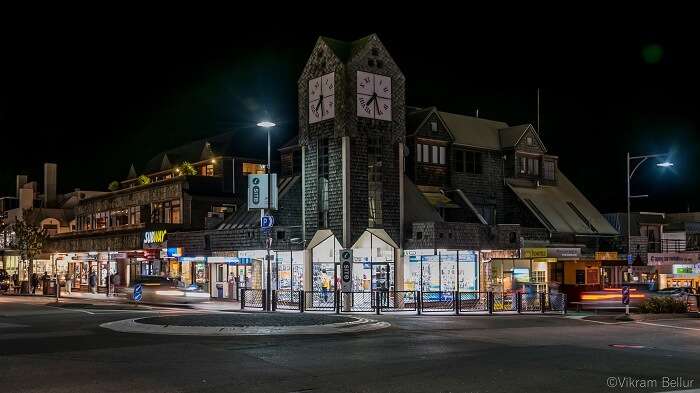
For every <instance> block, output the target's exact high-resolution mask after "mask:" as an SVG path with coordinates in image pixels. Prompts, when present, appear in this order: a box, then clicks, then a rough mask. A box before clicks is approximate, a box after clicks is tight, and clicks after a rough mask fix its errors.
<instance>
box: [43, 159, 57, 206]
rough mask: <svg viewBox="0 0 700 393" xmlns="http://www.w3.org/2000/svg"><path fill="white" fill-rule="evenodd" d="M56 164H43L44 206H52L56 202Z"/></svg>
mask: <svg viewBox="0 0 700 393" xmlns="http://www.w3.org/2000/svg"><path fill="white" fill-rule="evenodd" d="M56 168H57V165H56V164H52V163H48V162H47V163H45V164H44V207H54V204H55V203H56Z"/></svg>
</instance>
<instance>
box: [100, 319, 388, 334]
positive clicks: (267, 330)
mask: <svg viewBox="0 0 700 393" xmlns="http://www.w3.org/2000/svg"><path fill="white" fill-rule="evenodd" d="M349 318H353V319H354V321H350V322H337V323H331V324H326V325H300V326H177V325H150V324H145V323H139V322H137V321H138V320H139V319H144V318H143V317H142V318H132V319H124V320H121V321H114V322H107V323H103V324H101V325H100V327H102V328H105V329H110V330H114V331H117V332H121V333H144V334H165V335H176V336H282V335H325V334H343V333H359V332H367V331H373V330H380V329H385V328H388V327H389V326H391V324H390V323H388V322H379V321H375V320H372V319H367V318H357V317H349Z"/></svg>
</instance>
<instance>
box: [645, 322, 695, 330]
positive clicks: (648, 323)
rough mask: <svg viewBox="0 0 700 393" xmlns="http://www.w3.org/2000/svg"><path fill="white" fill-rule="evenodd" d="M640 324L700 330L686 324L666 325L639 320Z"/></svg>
mask: <svg viewBox="0 0 700 393" xmlns="http://www.w3.org/2000/svg"><path fill="white" fill-rule="evenodd" d="M637 323H638V324H641V325H650V326H660V327H667V328H671V329H682V330H696V331H700V328H691V327H686V326H673V325H664V324H662V323H652V322H637Z"/></svg>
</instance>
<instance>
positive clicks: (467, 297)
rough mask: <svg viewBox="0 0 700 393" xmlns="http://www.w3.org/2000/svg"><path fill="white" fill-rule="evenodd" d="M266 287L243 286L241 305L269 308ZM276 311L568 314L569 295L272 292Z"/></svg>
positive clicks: (450, 292) (428, 292) (437, 292)
mask: <svg viewBox="0 0 700 393" xmlns="http://www.w3.org/2000/svg"><path fill="white" fill-rule="evenodd" d="M264 302H265V290H259V289H258V290H256V289H241V308H242V309H245V308H259V309H265V308H266V307H265V303H264ZM271 308H272V310H273V311H275V310H298V311H299V312H304V311H332V312H335V313H344V312H374V313H377V314H380V313H381V312H382V311H383V312H399V311H413V312H416V313H417V314H419V315H420V314H422V313H437V312H442V313H454V314H469V313H482V314H483V313H488V314H493V313H499V312H512V313H524V312H541V313H545V312H562V313H566V294H563V293H545V292H536V293H521V292H476V291H471V292H457V291H426V292H421V291H386V290H380V291H350V292H341V291H292V290H276V291H272V307H271Z"/></svg>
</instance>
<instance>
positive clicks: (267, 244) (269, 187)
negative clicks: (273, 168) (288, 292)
mask: <svg viewBox="0 0 700 393" xmlns="http://www.w3.org/2000/svg"><path fill="white" fill-rule="evenodd" d="M275 125H276V124H275V123H273V122H271V121H268V120H265V121H261V122H259V123H258V124H257V126H258V127H262V128H264V129H265V130H266V131H267V168H265V171H266V172H267V214H268V215H270V213H271V212H272V206H271V204H272V197H271V193H272V184H270V128H272V127H274V126H275ZM271 246H272V237H270V235H269V234H268V238H267V239H265V247H266V248H267V257H266V260H267V275H266V277H265V281H266V283H267V285H266V286H265V288H266V289H267V293H266V294H265V297H266V299H265V301H266V303H267V304H266V309H267V310H268V311H269V310H271V309H272V304H271V303H272V302H271V300H272V288H271V286H272V278H271V276H270V269H271V268H272V264H271V263H270V259H271V257H270V247H271ZM278 281H279V278H278Z"/></svg>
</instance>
